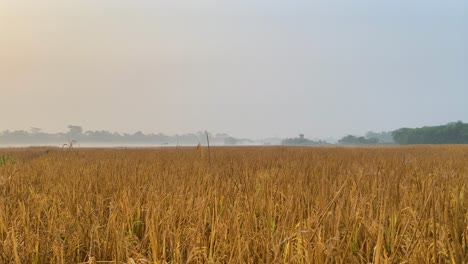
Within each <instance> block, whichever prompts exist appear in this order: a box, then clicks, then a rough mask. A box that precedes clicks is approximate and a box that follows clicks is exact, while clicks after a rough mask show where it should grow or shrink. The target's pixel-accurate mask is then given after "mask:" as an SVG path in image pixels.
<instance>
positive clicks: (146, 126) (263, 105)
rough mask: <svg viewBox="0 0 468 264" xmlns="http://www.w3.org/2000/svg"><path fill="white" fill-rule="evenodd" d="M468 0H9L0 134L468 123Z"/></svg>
mask: <svg viewBox="0 0 468 264" xmlns="http://www.w3.org/2000/svg"><path fill="white" fill-rule="evenodd" d="M466 10H468V2H467V1H456V0H454V1H431V0H430V1H426V0H425V1H422V0H414V1H406V0H396V1H378V2H376V1H371V0H357V1H338V0H332V1H328V0H327V1H325V0H318V1H299V0H292V1H275V0H273V1H263V0H253V1H252V0H250V1H246V0H241V1H212V0H210V1H208V0H201V1H180V0H176V1H152V0H137V1H115V0H112V1H111V0H102V1H94V0H80V1H63V0H43V1H33V0H2V1H0V91H1V95H0V112H1V113H2V116H3V117H2V122H0V131H4V130H7V129H9V130H20V129H24V130H28V129H29V128H30V127H31V126H32V127H39V128H42V129H44V130H45V131H49V132H54V133H55V132H65V128H66V126H67V125H69V124H74V125H80V126H83V127H85V128H86V129H90V130H108V131H116V132H120V133H124V132H125V133H134V132H136V131H143V132H144V133H159V132H161V133H165V134H170V135H173V134H184V133H192V132H195V131H200V130H202V131H204V130H208V131H213V132H217V133H218V132H219V133H228V134H229V135H233V136H236V137H240V138H265V137H279V138H284V137H292V136H297V135H298V134H300V133H304V134H306V135H307V136H309V137H310V138H327V137H334V138H338V137H341V136H343V135H345V134H348V133H351V134H361V135H362V134H364V133H365V132H367V131H370V130H374V131H389V130H393V129H396V128H399V127H405V126H409V127H415V126H423V125H438V124H445V123H448V122H451V121H456V120H465V121H466V120H468V108H467V107H466V99H467V98H468V89H467V87H468V74H466V73H467V72H468V48H467V47H468V16H467V15H466Z"/></svg>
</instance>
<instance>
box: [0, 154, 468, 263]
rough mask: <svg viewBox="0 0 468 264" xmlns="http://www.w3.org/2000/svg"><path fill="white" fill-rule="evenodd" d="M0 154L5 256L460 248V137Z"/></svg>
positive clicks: (410, 253) (355, 253)
mask: <svg viewBox="0 0 468 264" xmlns="http://www.w3.org/2000/svg"><path fill="white" fill-rule="evenodd" d="M0 157H1V158H0V263H466V262H468V238H467V235H468V223H467V221H468V214H467V213H468V192H467V191H468V189H467V183H468V146H409V147H361V148H351V147H349V148H345V147H316V148H315V147H216V148H211V151H210V156H209V153H208V149H206V148H194V147H186V148H161V149H83V148H81V149H75V150H61V149H54V148H24V149H0Z"/></svg>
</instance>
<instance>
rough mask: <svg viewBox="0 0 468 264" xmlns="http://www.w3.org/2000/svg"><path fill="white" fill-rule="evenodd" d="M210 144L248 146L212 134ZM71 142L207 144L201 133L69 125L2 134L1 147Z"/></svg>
mask: <svg viewBox="0 0 468 264" xmlns="http://www.w3.org/2000/svg"><path fill="white" fill-rule="evenodd" d="M208 136H209V140H210V144H213V145H222V144H229V145H234V144H238V143H244V141H245V140H243V139H236V138H234V137H231V136H229V135H228V134H211V133H208ZM71 140H76V141H78V142H79V143H90V144H106V143H108V144H145V145H146V144H153V145H197V144H203V145H205V144H206V143H207V138H206V133H205V132H201V131H200V132H197V133H189V134H183V135H174V136H169V135H165V134H162V133H158V134H144V133H143V132H140V131H138V132H135V133H133V134H127V133H122V134H121V133H117V132H109V131H106V130H101V131H84V130H83V128H82V127H81V126H75V125H69V126H68V131H67V132H60V133H46V132H44V131H42V129H40V128H35V127H32V128H31V129H30V131H25V130H16V131H9V130H6V131H3V132H0V144H64V143H67V142H69V141H71Z"/></svg>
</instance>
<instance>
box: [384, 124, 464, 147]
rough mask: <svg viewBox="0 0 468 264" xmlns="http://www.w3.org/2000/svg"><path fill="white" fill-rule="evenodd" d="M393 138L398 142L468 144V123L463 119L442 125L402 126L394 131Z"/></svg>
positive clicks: (403, 143)
mask: <svg viewBox="0 0 468 264" xmlns="http://www.w3.org/2000/svg"><path fill="white" fill-rule="evenodd" d="M392 135H393V139H394V140H395V142H396V143H398V144H402V145H405V144H467V143H468V124H466V123H463V122H462V121H458V122H452V123H448V124H446V125H442V126H425V127H420V128H400V129H398V130H395V131H393V133H392Z"/></svg>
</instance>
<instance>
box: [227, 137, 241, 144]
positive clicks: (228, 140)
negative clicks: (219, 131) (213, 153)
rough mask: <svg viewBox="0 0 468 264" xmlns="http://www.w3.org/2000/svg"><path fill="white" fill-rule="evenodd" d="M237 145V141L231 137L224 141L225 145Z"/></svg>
mask: <svg viewBox="0 0 468 264" xmlns="http://www.w3.org/2000/svg"><path fill="white" fill-rule="evenodd" d="M237 143H239V140H238V139H236V138H233V137H227V138H225V139H224V144H225V145H237Z"/></svg>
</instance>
